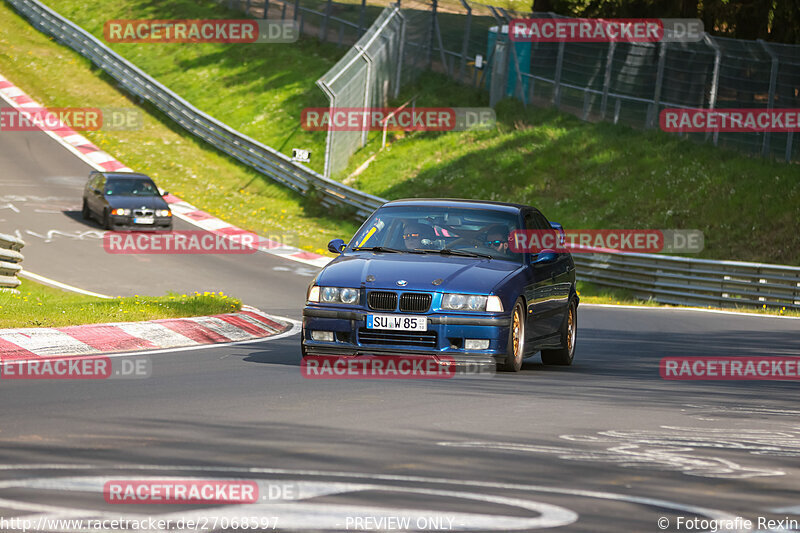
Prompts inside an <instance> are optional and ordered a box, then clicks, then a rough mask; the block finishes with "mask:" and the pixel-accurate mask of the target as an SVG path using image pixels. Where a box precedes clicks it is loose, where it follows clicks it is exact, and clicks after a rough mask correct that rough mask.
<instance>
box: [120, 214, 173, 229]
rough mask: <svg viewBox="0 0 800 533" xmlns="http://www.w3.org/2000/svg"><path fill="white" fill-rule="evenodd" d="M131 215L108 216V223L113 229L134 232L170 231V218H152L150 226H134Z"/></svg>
mask: <svg viewBox="0 0 800 533" xmlns="http://www.w3.org/2000/svg"><path fill="white" fill-rule="evenodd" d="M134 218H135V217H133V216H131V215H110V222H111V225H112V227H113V228H114V229H128V230H136V231H147V230H165V229H166V230H170V229H172V217H153V219H154V220H153V223H152V224H136V223H135V222H134V221H133V219H134Z"/></svg>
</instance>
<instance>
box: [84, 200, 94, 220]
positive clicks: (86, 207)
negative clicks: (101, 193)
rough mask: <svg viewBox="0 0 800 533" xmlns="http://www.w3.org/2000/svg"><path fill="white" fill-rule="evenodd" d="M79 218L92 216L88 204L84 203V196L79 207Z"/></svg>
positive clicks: (85, 218) (87, 218) (86, 218)
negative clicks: (81, 205)
mask: <svg viewBox="0 0 800 533" xmlns="http://www.w3.org/2000/svg"><path fill="white" fill-rule="evenodd" d="M81 218H82V219H83V220H89V219H90V218H92V212H91V211H90V210H89V206H88V205H87V204H86V198H84V199H83V207H81Z"/></svg>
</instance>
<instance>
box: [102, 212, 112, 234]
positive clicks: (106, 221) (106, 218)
mask: <svg viewBox="0 0 800 533" xmlns="http://www.w3.org/2000/svg"><path fill="white" fill-rule="evenodd" d="M103 229H109V230H110V229H112V228H111V215H109V214H108V209H105V210H103Z"/></svg>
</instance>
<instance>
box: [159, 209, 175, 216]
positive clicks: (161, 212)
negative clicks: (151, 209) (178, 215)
mask: <svg viewBox="0 0 800 533" xmlns="http://www.w3.org/2000/svg"><path fill="white" fill-rule="evenodd" d="M156 216H157V217H171V216H172V211H170V210H169V209H156Z"/></svg>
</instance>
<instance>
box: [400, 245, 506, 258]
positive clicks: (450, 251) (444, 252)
mask: <svg viewBox="0 0 800 533" xmlns="http://www.w3.org/2000/svg"><path fill="white" fill-rule="evenodd" d="M414 251H415V252H423V253H426V254H441V255H457V256H460V257H483V258H485V259H494V257H492V256H491V255H489V254H481V253H478V252H468V251H466V250H453V249H451V248H442V249H441V250H425V249H422V248H415V249H414Z"/></svg>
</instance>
